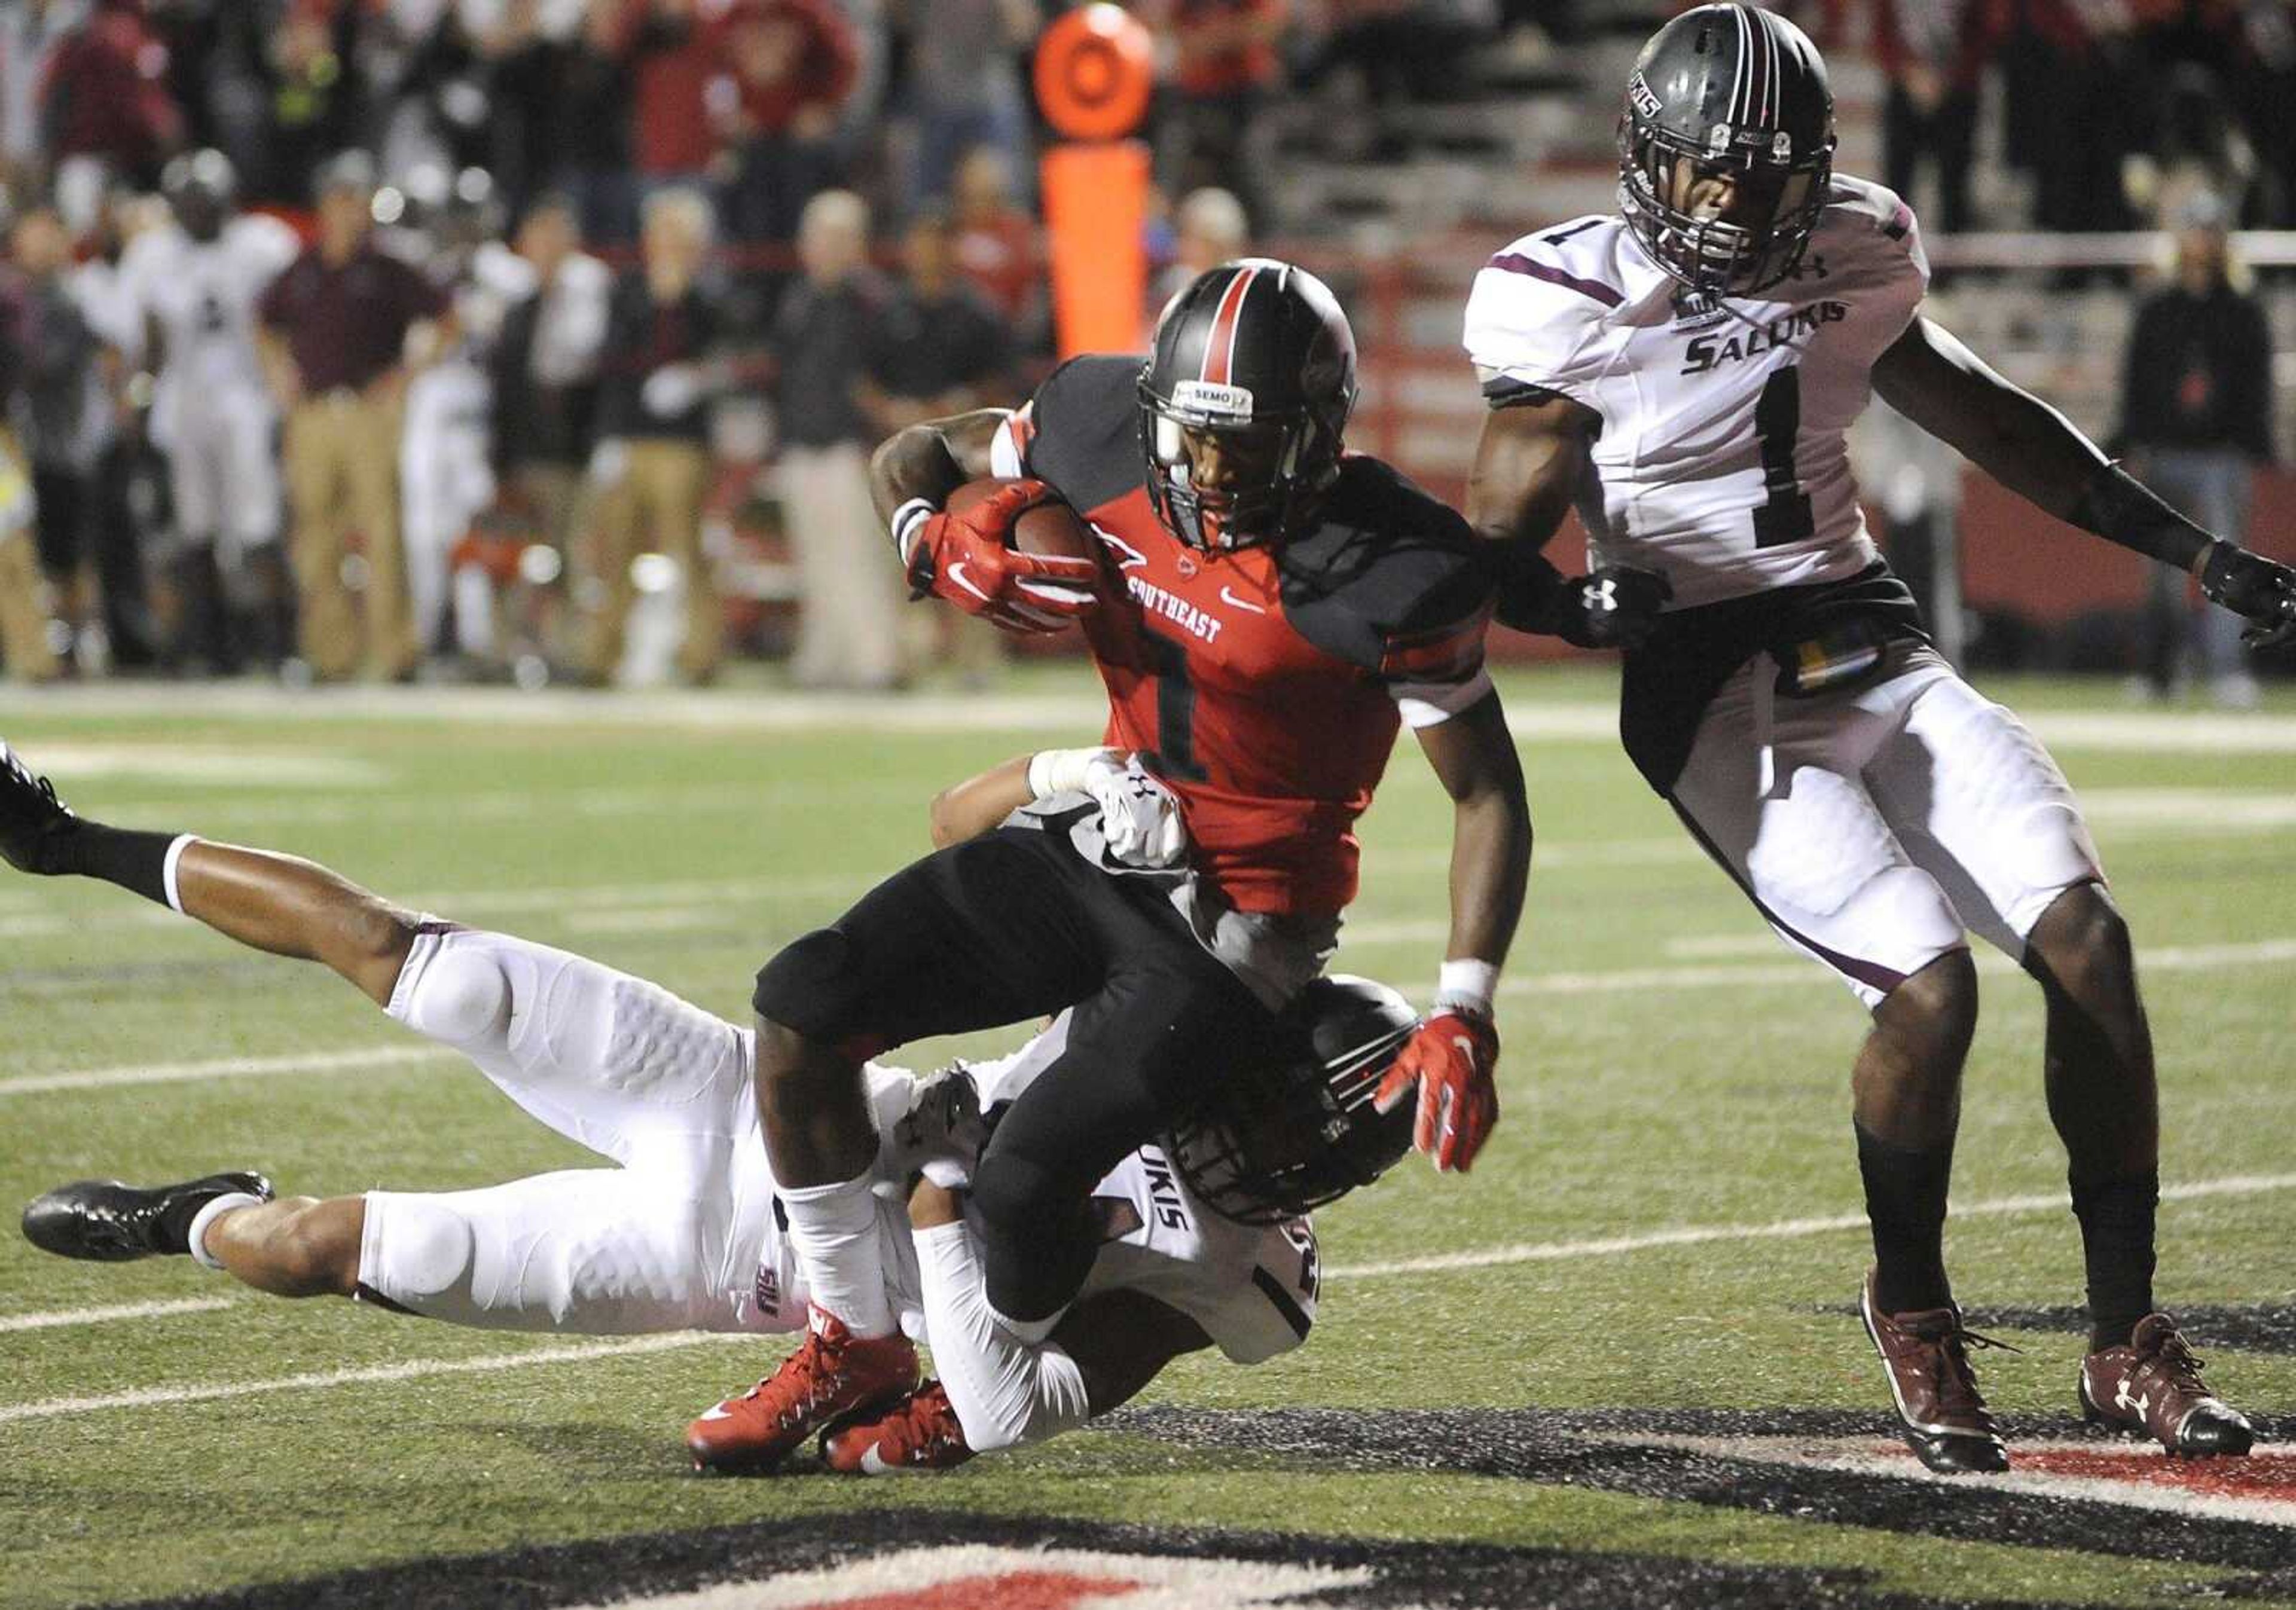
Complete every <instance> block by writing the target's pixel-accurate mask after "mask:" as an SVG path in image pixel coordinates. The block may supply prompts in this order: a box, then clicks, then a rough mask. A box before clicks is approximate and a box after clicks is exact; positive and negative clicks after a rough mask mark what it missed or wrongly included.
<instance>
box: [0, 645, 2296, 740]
mask: <svg viewBox="0 0 2296 1610" xmlns="http://www.w3.org/2000/svg"><path fill="white" fill-rule="evenodd" d="M2007 692H2008V696H2009V700H2010V702H2011V704H2012V706H2013V707H2014V706H2015V705H2016V703H2017V691H2016V690H2015V689H2014V688H2011V689H2008V690H2007ZM2019 713H2020V714H2021V715H2022V716H2023V717H2024V719H2025V721H2026V723H2027V724H2028V725H2029V726H2030V727H2031V728H2032V729H2033V730H2034V731H2036V732H2038V734H2039V735H2040V737H2041V740H2042V741H2043V742H2045V743H2050V744H2058V745H2062V746H2063V747H2065V748H2086V749H2112V750H2127V751H2130V752H2134V753H2140V754H2151V755H2160V754H2189V755H2226V754H2245V755H2286V754H2296V716H2291V715H2281V714H2271V715H2266V714H2261V713H2252V712H2251V713H2221V712H2215V711H2207V710H2099V709H2086V710H2068V709H2049V708H2043V707H2025V708H2022V709H2021V710H2020V712H2019ZM19 715H25V716H33V717H37V718H40V719H43V720H51V719H57V718H69V717H73V716H82V717H86V716H98V715H115V716H132V717H141V718H150V717H154V716H165V715H177V716H181V717H183V718H185V719H188V720H209V719H217V720H229V719H233V718H237V719H240V720H257V721H261V722H263V723H266V725H267V726H273V727H275V726H276V725H278V724H280V723H286V722H324V723H334V722H346V721H366V722H414V723H423V722H450V723H475V724H480V725H485V726H500V725H504V724H514V725H516V726H518V727H520V728H522V729H528V730H531V729H534V728H538V727H556V726H567V727H584V726H602V727H603V726H611V727H620V726H633V727H643V728H648V729H657V730H658V729H668V728H674V729H681V730H685V731H763V732H773V731H796V732H827V733H835V734H844V733H851V732H922V733H931V734H943V733H947V732H953V731H1030V732H1037V733H1042V734H1045V735H1046V739H1047V741H1050V740H1054V739H1055V738H1056V737H1057V735H1058V734H1060V733H1062V732H1063V731H1077V732H1080V733H1087V734H1089V733H1093V732H1097V731H1099V730H1100V728H1101V726H1102V723H1103V721H1104V720H1105V718H1106V715H1107V705H1106V702H1105V701H1104V699H1103V698H1102V696H1101V692H1100V690H1099V689H1098V688H1097V687H1095V685H1094V683H1093V679H1092V674H1091V673H1090V672H1089V671H1088V670H1087V669H1086V667H1085V666H1083V665H1082V664H1081V663H1079V664H1078V665H1077V666H1075V678H1074V682H1073V683H1072V685H1064V686H1062V687H1059V688H1054V689H1049V690H1046V691H1042V692H1031V693H1005V694H979V693H972V694H957V693H938V694H935V693H926V694H910V695H906V696H900V697H890V698H883V697H880V698H871V697H868V696H851V695H838V694H822V693H799V692H791V691H766V690H759V689H741V690H734V691H708V692H688V691H674V690H635V691H625V692H617V693H613V694H611V695H601V694H597V693H591V692H583V691H575V690H567V689H545V690H543V691H539V692H524V691H518V690H515V689H506V688H327V689H316V690H306V691H296V692H287V691H283V690H281V689H277V688H273V687H267V686H265V685H263V684H261V683H258V682H218V683H204V684H203V683H183V684H176V685H169V684H166V683H145V682H131V683H120V682H111V683H107V682H87V683H82V684H79V685H77V686H74V687H69V688H43V689H41V690H39V691H37V692H35V691H27V690H24V689H21V688H9V687H0V723H5V722H8V721H10V720H12V719H13V718H15V717H17V716H19ZM1507 724H1508V726H1509V727H1510V728H1511V729H1512V730H1513V732H1514V734H1515V735H1516V736H1517V737H1518V738H1522V739H1529V740H1549V741H1570V742H1587V743H1596V742H1599V743H1605V744H1615V743H1617V741H1618V712H1617V709H1616V707H1615V706H1614V705H1613V703H1612V702H1611V699H1610V698H1609V696H1608V695H1607V693H1603V694H1598V695H1597V696H1596V697H1595V698H1592V699H1570V698H1568V697H1564V698H1554V697H1552V696H1547V697H1542V696H1541V691H1539V690H1538V688H1537V687H1536V685H1535V684H1534V685H1517V686H1516V687H1515V689H1514V691H1513V704H1512V706H1511V707H1510V708H1509V710H1508V713H1507ZM1067 741H1070V742H1078V743H1080V742H1083V741H1085V740H1084V739H1083V738H1081V737H1079V738H1075V739H1070V740H1067Z"/></svg>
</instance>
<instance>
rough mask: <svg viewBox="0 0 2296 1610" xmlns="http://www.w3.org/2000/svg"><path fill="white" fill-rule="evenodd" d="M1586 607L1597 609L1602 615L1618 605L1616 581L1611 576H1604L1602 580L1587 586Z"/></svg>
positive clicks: (1609, 612) (1617, 585)
mask: <svg viewBox="0 0 2296 1610" xmlns="http://www.w3.org/2000/svg"><path fill="white" fill-rule="evenodd" d="M1618 607H1619V584H1618V582H1617V581H1616V580H1614V579H1613V578H1611V576H1604V577H1603V579H1602V580H1600V581H1598V582H1596V583H1595V584H1594V585H1593V586H1591V587H1589V588H1587V608H1588V609H1595V610H1599V611H1601V612H1602V613H1603V614H1604V615H1609V614H1611V612H1612V611H1614V610H1616V609H1618Z"/></svg>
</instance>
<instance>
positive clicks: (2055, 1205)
mask: <svg viewBox="0 0 2296 1610" xmlns="http://www.w3.org/2000/svg"><path fill="white" fill-rule="evenodd" d="M2279 1190H2296V1174H2233V1175H2229V1176H2227V1177H2226V1178H2224V1179H2221V1180H2194V1181H2186V1182H2185V1183H2183V1184H2177V1185H2164V1186H2162V1187H2161V1200H2162V1201H2164V1202H2190V1201H2197V1200H2201V1199H2203V1198H2206V1197H2252V1196H2260V1195H2262V1194H2264V1193H2266V1192H2267V1191H2279ZM2065 1211H2066V1209H2065V1197H2064V1193H2063V1192H2062V1191H2051V1192H2047V1193H2044V1194H2038V1195H2034V1196H2027V1197H1991V1198H1989V1199H1987V1200H1982V1201H1977V1202H1956V1203H1955V1204H1954V1205H1953V1216H1954V1217H1955V1218H1956V1219H1969V1218H2005V1217H2011V1216H2014V1215H2018V1214H2041V1213H2054V1214H2061V1213H2063V1212H2065ZM1865 1228H1866V1215H1865V1214H1828V1215H1826V1216H1825V1217H1823V1218H1813V1219H1776V1220H1773V1221H1771V1222H1768V1223H1764V1224H1685V1225H1682V1226H1679V1227H1678V1228H1676V1229H1673V1230H1650V1231H1647V1232H1645V1233H1644V1234H1641V1235H1633V1236H1605V1237H1603V1238H1599V1239H1595V1240H1591V1241H1523V1242H1517V1243H1515V1244H1514V1245H1513V1246H1486V1247H1481V1248H1479V1249H1477V1250H1474V1251H1472V1252H1446V1253H1434V1254H1430V1255H1428V1256H1426V1257H1423V1258H1397V1259H1393V1260H1390V1261H1389V1262H1386V1263H1353V1264H1337V1265H1334V1266H1333V1267H1332V1268H1330V1269H1327V1270H1325V1271H1324V1276H1325V1278H1326V1279H1369V1278H1371V1277H1373V1276H1375V1275H1416V1274H1437V1273H1440V1272H1443V1271H1447V1270H1455V1269H1493V1268H1497V1267H1498V1266H1500V1265H1503V1264H1509V1263H1562V1262H1565V1261H1568V1260H1570V1259H1573V1258H1611V1257H1617V1256H1619V1255H1620V1254H1624V1253H1631V1252H1647V1251H1650V1250H1651V1249H1652V1248H1654V1247H1660V1246H1704V1245H1707V1244H1708V1243H1710V1242H1714V1241H1780V1240H1795V1239H1798V1238H1801V1237H1804V1236H1824V1235H1833V1234H1834V1233H1836V1232H1838V1231H1843V1230H1864V1229H1865Z"/></svg>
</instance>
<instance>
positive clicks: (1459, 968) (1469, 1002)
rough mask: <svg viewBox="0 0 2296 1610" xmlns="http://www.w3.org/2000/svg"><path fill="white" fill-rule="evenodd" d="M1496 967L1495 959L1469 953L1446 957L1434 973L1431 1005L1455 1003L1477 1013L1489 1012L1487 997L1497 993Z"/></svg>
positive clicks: (1486, 1015) (1489, 998)
mask: <svg viewBox="0 0 2296 1610" xmlns="http://www.w3.org/2000/svg"><path fill="white" fill-rule="evenodd" d="M1498 987H1499V969H1498V964H1497V962H1491V961H1481V960H1476V959H1475V958H1474V957H1472V956H1470V957H1467V958H1465V959H1464V960H1453V961H1446V962H1445V963H1444V964H1443V969H1442V971H1440V972H1439V973H1438V974H1436V976H1435V1009H1436V1010H1438V1011H1441V1010H1443V1009H1445V1008H1447V1007H1456V1008H1458V1009H1462V1010H1464V1011H1466V1012H1469V1013H1472V1015H1473V1016H1475V1017H1489V1016H1490V1015H1491V997H1492V996H1493V995H1495V994H1497V993H1498Z"/></svg>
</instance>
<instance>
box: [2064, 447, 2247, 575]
mask: <svg viewBox="0 0 2296 1610" xmlns="http://www.w3.org/2000/svg"><path fill="white" fill-rule="evenodd" d="M2066 518H2067V519H2071V521H2072V523H2073V524H2074V525H2076V526H2079V527H2080V528H2081V529H2082V530H2084V531H2093V532H2095V534H2096V535H2099V536H2101V537H2103V538H2104V540H2105V541H2107V542H2109V543H2120V545H2121V546H2122V547H2124V548H2132V549H2134V550H2136V552H2139V553H2142V554H2144V556H2145V557H2146V558H2148V559H2157V560H2160V561H2161V563H2162V564H2164V565H2171V566H2174V567H2175V568H2177V569H2179V570H2190V569H2191V568H2193V561H2194V560H2196V559H2198V558H2199V557H2200V556H2201V554H2202V552H2205V551H2206V550H2207V549H2208V547H2209V545H2210V543H2214V542H2215V541H2216V538H2214V537H2213V536H2210V535H2209V534H2208V533H2207V532H2205V531H2203V530H2202V529H2201V528H2200V527H2198V526H2196V525H2194V524H2193V522H2192V521H2190V520H2188V519H2185V517H2184V516H2183V515H2181V514H2179V513H2177V511H2175V510H2174V509H2171V508H2170V507H2169V505H2168V504H2167V503H2163V502H2161V494H2159V493H2157V492H2155V491H2153V488H2152V487H2150V486H2146V485H2145V484H2144V482H2143V481H2140V480H2138V479H2137V478H2136V477H2135V476H2133V475H2131V474H2129V473H2128V470H2123V469H2122V468H2121V467H2120V465H2119V464H2118V463H2110V464H2099V465H2098V466H2097V467H2096V473H2095V474H2094V475H2092V476H2090V477H2089V481H2088V485H2087V486H2085V487H2084V488H2082V490H2081V496H2080V502H2079V503H2076V504H2074V505H2073V509H2072V512H2071V514H2070V515H2068V516H2067V517H2066Z"/></svg>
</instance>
